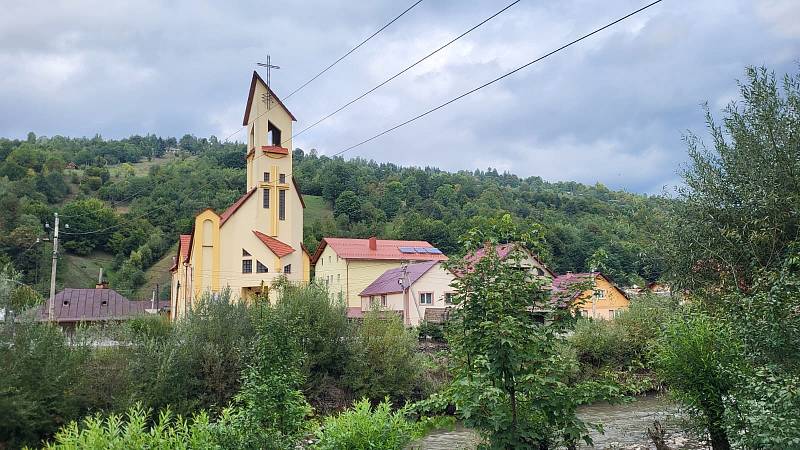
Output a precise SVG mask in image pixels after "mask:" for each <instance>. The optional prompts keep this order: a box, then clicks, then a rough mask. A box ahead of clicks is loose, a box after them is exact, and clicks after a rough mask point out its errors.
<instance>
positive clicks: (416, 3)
mask: <svg viewBox="0 0 800 450" xmlns="http://www.w3.org/2000/svg"><path fill="white" fill-rule="evenodd" d="M420 3H422V0H417V1H416V2H415V3H414V4H412V5H411V6H409V7H408V8H406V10H405V11H403V12H402V13H400V15H398V16H397V17H395V18H394V19H392V20H391V21H389V23H387V24H386V25H384V26H382V27H381V28H380V29H378V31H376V32H374V33H372V34H371V35H370V36H369V37H368V38H366V39H364V40H363V41H361V43H359V44H358V45H356V46H355V47H353V48H351V49H350V50H349V51H348V52H347V53H345V54H344V55H342V56H341V57H340V58H339V59H337V60H336V61H334V62H332V63H331V64H330V65H329V66H328V67H326V68H324V69H322V71H320V72H319V73H318V74H316V75H314V76H313V77H311V79H310V80H308V81H306V82H305V83H303V84H301V85H300V86H299V87H298V88H297V89H295V90H293V91H292V92H290V93H289V95H287V96H286V97H284V98H283V99H284V100H288V99H289V97H291V96H293V95H294V94H296V93H297V92H299V91H300V90H302V89H303V88H304V87H306V86H308V85H309V84H311V82H312V81H314V80H316V79H317V78H319V77H320V76H321V75H322V74H324V73H325V72H327V71H328V70H330V69H331V68H332V67H333V66H335V65H336V64H338V63H340V62H341V61H342V60H343V59H345V58H347V57H348V56H350V54H351V53H353V52H354V51H356V50H358V48H359V47H361V46H362V45H364V44H366V43H367V41H369V40H370V39H372V38H374V37H375V36H377V35H378V34H379V33H380V32H381V31H383V30H385V29H386V28H388V27H389V26H390V25H391V24H393V23H395V22H396V21H397V20H398V19H400V18H401V17H403V16H404V15H405V14H406V13H407V12H409V11H411V10H412V9H413V8H414V7H415V6H417V5H419V4H420Z"/></svg>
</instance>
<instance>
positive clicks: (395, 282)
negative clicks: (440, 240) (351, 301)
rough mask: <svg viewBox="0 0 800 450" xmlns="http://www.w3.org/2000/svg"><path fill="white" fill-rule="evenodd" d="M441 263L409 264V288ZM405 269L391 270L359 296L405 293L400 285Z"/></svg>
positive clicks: (407, 269)
mask: <svg viewBox="0 0 800 450" xmlns="http://www.w3.org/2000/svg"><path fill="white" fill-rule="evenodd" d="M438 262H439V261H425V262H422V263H417V264H409V265H408V266H406V271H405V274H406V275H405V276H407V278H408V286H406V287H409V286H412V285H413V284H414V283H416V282H417V280H419V279H420V278H422V276H423V275H425V273H426V272H427V271H428V270H430V269H431V267H433V266H435V265H436V264H438ZM403 276H404V274H403V268H402V267H398V268H395V269H389V270H387V271H386V272H384V273H383V274H382V275H381V276H379V277H378V278H376V279H375V281H373V282H372V284H370V285H369V286H367V287H366V289H364V290H363V291H361V293H360V294H359V295H360V296H362V297H369V296H371V295H382V294H394V293H396V292H403V286H402V285H400V280H401V279H402V278H403Z"/></svg>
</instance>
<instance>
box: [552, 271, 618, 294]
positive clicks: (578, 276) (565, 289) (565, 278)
mask: <svg viewBox="0 0 800 450" xmlns="http://www.w3.org/2000/svg"><path fill="white" fill-rule="evenodd" d="M597 277H603V278H604V279H605V280H606V281H608V283H609V284H610V285H611V286H612V287H614V289H616V290H617V291H619V293H620V294H622V296H623V297H625V298H628V295H627V294H626V293H625V291H623V290H622V289H620V288H618V287H617V285H615V284H614V283H612V282H611V280H609V279H608V277H606V276H605V275H603V274H602V273H600V272H591V273H589V272H579V273H567V274H564V275H559V276H557V277H555V278H553V296H563V295H565V294H568V293H570V291H571V290H573V289H575V287H574V286H575V285H577V284H578V283H585V282H587V281H592V280H594V279H596V278H597ZM580 294H581V293H580V292H573V293H572V298H575V297H577V296H578V295H580Z"/></svg>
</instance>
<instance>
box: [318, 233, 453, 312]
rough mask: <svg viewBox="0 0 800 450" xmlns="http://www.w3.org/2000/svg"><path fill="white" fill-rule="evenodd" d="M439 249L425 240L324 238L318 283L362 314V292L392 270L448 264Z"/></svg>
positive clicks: (350, 308)
mask: <svg viewBox="0 0 800 450" xmlns="http://www.w3.org/2000/svg"><path fill="white" fill-rule="evenodd" d="M445 260H447V256H445V255H444V254H443V253H442V252H441V251H440V250H439V249H437V248H435V247H433V246H432V245H431V244H429V243H428V242H425V241H398V240H386V239H376V238H375V237H371V238H369V239H345V238H323V239H322V242H320V244H319V247H318V248H317V251H316V252H315V253H314V257H313V258H312V259H311V261H312V264H313V265H314V280H315V281H316V282H318V283H320V284H322V285H325V286H327V287H328V291H329V292H330V293H331V296H332V297H334V298H342V299H343V300H344V301H345V302H347V307H348V314H350V315H351V316H357V315H359V314H360V311H361V296H360V294H361V292H362V291H363V290H364V289H365V288H366V287H367V286H369V285H370V283H372V282H373V281H375V280H376V279H377V278H378V277H380V276H381V275H382V274H383V273H384V272H386V271H387V270H389V269H396V268H399V267H401V265H402V264H404V263H414V262H422V261H445Z"/></svg>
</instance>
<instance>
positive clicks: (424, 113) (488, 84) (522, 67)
mask: <svg viewBox="0 0 800 450" xmlns="http://www.w3.org/2000/svg"><path fill="white" fill-rule="evenodd" d="M661 2H662V0H656V1H654V2H652V3H649V4H647V5H645V6H643V7H641V8H639V9H637V10H635V11H633V12H631V13H628V14H626V15H624V16H622V17H620V18H619V19H616V20H614V21H613V22H609V23H607V24H606V25H603V26H602V27H600V28H597V29H595V30H594V31H592V32H590V33H587V34H584V35H583V36H581V37H579V38H577V39H575V40H573V41H570V42H568V43H566V44H564V45H562V46H561V47H558V48H557V49H555V50H552V51H550V52H548V53H545V54H544V55H542V56H540V57H538V58H536V59H534V60H532V61H529V62H527V63H525V64H523V65H521V66H519V67H517V68H516V69H514V70H512V71H510V72H506V73H505V74H503V75H500V76H499V77H497V78H495V79H493V80H491V81H489V82H486V83H484V84H482V85H480V86H478V87H476V88H473V89H471V90H469V91H467V92H464V93H463V94H461V95H459V96H457V97H455V98H452V99H450V100H448V101H446V102H444V103H442V104H441V105H439V106H436V107H434V108H431V109H429V110H427V111H425V112H423V113H422V114H419V115H416V116H414V117H412V118H410V119H408V120H406V121H405V122H401V123H399V124H397V125H395V126H393V127H391V128H389V129H386V130H384V131H381V132H380V133H378V134H376V135H374V136H372V137H370V138H368V139H364V140H363V141H361V142H359V143H357V144H354V145H351V146H350V147H347V148H344V149H342V150H340V151H338V152H336V153H334V154H333V155H332V156H339V155H341V154H342V153H345V152H347V151H349V150H352V149H354V148H356V147H360V146H362V145H364V144H366V143H368V142H370V141H373V140H375V139H377V138H379V137H381V136H383V135H385V134H388V133H391V132H392V131H394V130H396V129H398V128H400V127H403V126H405V125H408V124H410V123H411V122H415V121H417V120H419V119H421V118H423V117H425V116H427V115H428V114H431V113H433V112H435V111H438V110H440V109H442V108H444V107H445V106H447V105H449V104H451V103H455V102H456V101H458V100H461V99H462V98H464V97H466V96H468V95H470V94H473V93H475V92H477V91H479V90H481V89H483V88H485V87H487V86H490V85H492V84H494V83H496V82H498V81H500V80H502V79H504V78H506V77H509V76H511V75H513V74H515V73H517V72H519V71H520V70H522V69H525V68H526V67H528V66H531V65H533V64H535V63H537V62H539V61H541V60H543V59H545V58H547V57H549V56H552V55H554V54H556V53H558V52H560V51H562V50H564V49H566V48H567V47H571V46H572V45H575V44H577V43H578V42H580V41H582V40H584V39H586V38H589V37H591V36H593V35H595V34H597V33H599V32H601V31H603V30H605V29H606V28H609V27H612V26H614V25H616V24H618V23H619V22H622V21H623V20H625V19H628V18H630V17H631V16H634V15H636V14H638V13H640V12H642V11H644V10H646V9H648V8H650V7H651V6H653V5H656V4H657V3H661Z"/></svg>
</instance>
